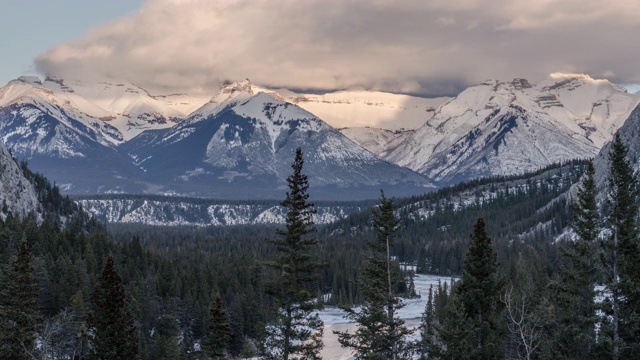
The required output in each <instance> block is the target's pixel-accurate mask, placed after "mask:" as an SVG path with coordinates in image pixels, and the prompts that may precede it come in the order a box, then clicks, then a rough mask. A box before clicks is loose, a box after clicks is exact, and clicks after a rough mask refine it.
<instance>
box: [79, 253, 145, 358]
mask: <svg viewBox="0 0 640 360" xmlns="http://www.w3.org/2000/svg"><path fill="white" fill-rule="evenodd" d="M93 300H94V302H95V305H96V311H95V313H92V314H90V315H89V319H88V322H89V329H90V331H92V332H93V339H92V350H91V356H92V358H93V359H95V360H132V359H138V358H139V354H138V345H139V344H138V333H137V331H136V327H135V326H134V323H133V318H132V317H131V314H130V313H129V311H128V310H127V309H126V295H125V291H124V287H123V285H122V278H121V277H120V275H119V274H118V272H117V271H116V268H115V264H114V261H113V256H111V255H109V256H108V257H107V260H106V263H105V266H104V269H103V270H102V273H101V274H100V276H99V277H98V281H97V284H96V287H95V289H94V293H93Z"/></svg>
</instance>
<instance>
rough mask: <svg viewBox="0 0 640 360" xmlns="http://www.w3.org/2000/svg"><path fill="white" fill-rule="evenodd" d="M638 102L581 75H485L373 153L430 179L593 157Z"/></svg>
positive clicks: (516, 170)
mask: <svg viewBox="0 0 640 360" xmlns="http://www.w3.org/2000/svg"><path fill="white" fill-rule="evenodd" d="M639 103H640V96H638V95H633V94H628V93H627V92H626V90H624V88H621V87H619V86H617V85H614V84H611V83H609V82H608V81H606V80H594V79H592V78H590V77H588V76H586V75H584V76H567V77H564V78H552V79H550V80H547V81H543V82H541V83H539V84H536V85H531V84H529V83H528V82H527V81H526V80H524V79H514V80H513V81H511V82H499V81H495V80H491V81H486V82H484V83H482V84H480V85H478V86H473V87H470V88H467V89H466V90H464V91H463V92H462V93H460V94H459V95H458V96H457V97H456V98H454V99H452V100H451V101H449V102H447V103H445V104H443V105H441V106H440V107H439V108H438V110H437V111H436V114H435V115H434V116H433V117H432V118H431V119H430V120H429V121H427V123H426V124H425V125H424V126H422V127H421V128H419V129H418V130H416V131H415V132H414V133H413V134H411V135H410V136H408V137H407V138H406V139H403V140H402V141H401V142H398V143H395V144H391V145H386V146H384V148H386V150H385V151H383V152H382V153H379V155H380V156H382V157H383V158H385V159H386V160H388V161H391V162H393V163H396V164H398V165H400V166H406V167H409V168H410V169H413V170H415V171H418V172H421V173H423V174H426V175H428V176H431V177H433V178H435V179H436V180H441V179H443V178H447V177H450V176H453V174H455V173H460V172H461V171H462V172H464V171H469V172H470V173H473V172H474V171H476V172H478V173H483V172H486V171H491V172H492V174H495V175H498V174H500V175H506V174H515V173H522V172H524V171H530V170H535V169H537V168H539V167H542V166H545V165H549V164H551V163H553V162H557V161H561V160H569V159H572V158H586V157H589V156H593V155H595V154H596V153H597V152H598V151H599V149H600V148H601V147H602V146H603V145H604V144H605V143H606V142H607V141H609V140H610V139H611V138H612V136H613V134H614V133H615V131H616V130H617V129H618V128H620V126H622V124H623V123H624V121H625V120H626V119H627V118H628V116H629V114H630V113H631V111H632V110H633V109H634V108H635V107H636V106H637V105H638V104H639ZM492 148H493V149H492ZM483 164H484V165H483ZM474 167H477V168H475V169H474ZM482 167H484V169H483V168H482Z"/></svg>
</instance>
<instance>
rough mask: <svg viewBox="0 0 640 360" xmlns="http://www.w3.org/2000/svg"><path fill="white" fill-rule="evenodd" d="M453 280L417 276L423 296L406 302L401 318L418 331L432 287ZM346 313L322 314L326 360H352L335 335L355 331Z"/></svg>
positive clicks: (326, 311)
mask: <svg viewBox="0 0 640 360" xmlns="http://www.w3.org/2000/svg"><path fill="white" fill-rule="evenodd" d="M449 281H451V278H449V277H442V276H434V275H416V277H415V279H414V283H415V286H416V292H417V293H418V294H420V295H421V297H420V298H419V299H411V300H405V301H404V303H405V305H406V306H405V307H404V308H402V309H400V310H399V311H398V314H399V316H400V318H402V319H404V320H405V322H406V325H407V326H408V327H409V328H411V329H417V328H418V326H419V325H420V318H421V316H422V313H423V312H424V307H425V305H426V303H427V294H428V292H429V287H430V286H431V285H433V286H434V288H435V287H436V286H437V285H438V282H442V283H444V282H449ZM344 314H345V313H344V311H342V310H340V309H339V308H336V307H332V306H327V307H326V308H325V309H324V310H323V311H322V312H320V317H321V318H322V320H323V321H324V338H323V341H324V349H322V352H321V355H322V358H323V359H325V360H341V359H349V358H351V351H350V350H349V349H344V348H342V347H341V346H340V343H339V342H338V336H337V335H334V334H333V332H334V331H350V332H352V331H353V330H355V328H356V326H355V324H354V323H351V322H349V321H348V320H346V319H345V318H344V317H343V316H344Z"/></svg>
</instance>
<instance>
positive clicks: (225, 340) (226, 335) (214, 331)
mask: <svg viewBox="0 0 640 360" xmlns="http://www.w3.org/2000/svg"><path fill="white" fill-rule="evenodd" d="M209 334H210V335H209V349H208V353H209V356H211V357H212V358H213V359H223V358H224V357H225V353H226V351H227V349H229V343H230V340H231V324H230V322H229V315H227V312H226V310H225V309H224V308H223V307H222V299H221V298H220V296H216V299H215V303H214V304H213V306H211V307H210V308H209Z"/></svg>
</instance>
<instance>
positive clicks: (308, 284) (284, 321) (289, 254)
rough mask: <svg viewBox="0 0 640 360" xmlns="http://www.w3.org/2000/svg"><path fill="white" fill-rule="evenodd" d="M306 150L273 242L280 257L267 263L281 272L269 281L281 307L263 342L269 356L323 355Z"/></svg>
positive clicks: (289, 180) (295, 163) (269, 288)
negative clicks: (283, 226) (281, 224)
mask: <svg viewBox="0 0 640 360" xmlns="http://www.w3.org/2000/svg"><path fill="white" fill-rule="evenodd" d="M303 165H304V160H303V158H302V149H301V148H297V149H296V155H295V159H294V161H293V164H292V165H291V168H292V169H293V174H292V175H291V176H289V177H288V178H287V184H288V186H289V191H288V192H287V196H286V198H285V200H284V201H283V202H282V203H281V205H282V206H283V207H285V208H286V209H287V218H286V227H285V229H284V230H282V229H278V230H277V231H276V234H277V235H279V238H278V239H275V240H271V242H272V243H273V244H275V246H276V248H277V250H278V252H279V255H278V257H277V258H276V259H275V260H274V261H272V262H269V263H267V265H268V266H269V267H271V268H273V269H274V270H275V271H277V272H278V274H277V276H278V279H277V280H276V281H275V282H272V283H270V284H268V286H267V292H268V293H269V294H270V295H272V296H273V297H274V299H275V300H276V303H277V305H278V312H277V314H276V320H275V321H274V322H273V323H272V324H270V325H268V326H267V328H266V333H267V336H266V340H265V344H264V348H265V356H266V358H267V359H285V360H287V359H320V354H319V353H320V350H321V349H322V346H323V344H322V334H323V323H322V320H320V317H319V315H318V313H317V312H316V311H317V310H319V309H321V308H322V304H321V303H319V302H318V301H317V298H316V296H315V294H314V292H313V283H314V282H315V281H316V280H318V279H319V276H318V275H317V272H316V270H317V269H318V268H320V267H321V264H320V263H318V262H314V261H312V259H311V252H312V250H313V249H314V248H316V247H317V245H318V239H316V238H315V237H313V236H311V235H312V234H313V233H314V232H315V231H316V228H315V225H314V223H313V215H314V214H315V209H314V207H313V206H314V205H313V204H312V203H310V202H308V199H309V194H308V190H309V182H308V179H307V176H306V175H304V174H303V173H302V167H303Z"/></svg>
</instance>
